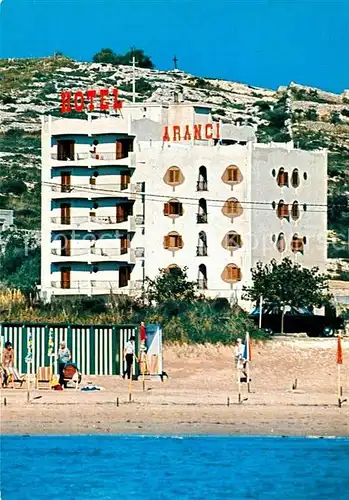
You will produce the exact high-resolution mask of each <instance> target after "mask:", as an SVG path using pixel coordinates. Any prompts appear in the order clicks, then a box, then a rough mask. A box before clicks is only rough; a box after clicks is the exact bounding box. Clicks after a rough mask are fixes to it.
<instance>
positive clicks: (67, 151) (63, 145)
mask: <svg viewBox="0 0 349 500" xmlns="http://www.w3.org/2000/svg"><path fill="white" fill-rule="evenodd" d="M74 151H75V141H69V140H59V141H57V160H60V161H67V160H71V161H73V160H74V159H75V155H74Z"/></svg>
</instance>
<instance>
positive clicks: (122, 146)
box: [116, 139, 133, 160]
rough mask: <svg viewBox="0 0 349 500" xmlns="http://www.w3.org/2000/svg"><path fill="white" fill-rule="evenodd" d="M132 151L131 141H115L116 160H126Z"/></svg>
mask: <svg viewBox="0 0 349 500" xmlns="http://www.w3.org/2000/svg"><path fill="white" fill-rule="evenodd" d="M131 151H133V139H120V140H118V141H116V159H117V160H120V159H122V158H127V157H128V154H129V153H130V152H131Z"/></svg>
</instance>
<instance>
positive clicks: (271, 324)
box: [249, 306, 344, 337]
mask: <svg viewBox="0 0 349 500" xmlns="http://www.w3.org/2000/svg"><path fill="white" fill-rule="evenodd" d="M259 313H260V308H259V307H255V309H253V311H252V312H251V313H250V314H249V317H250V318H251V319H252V320H253V321H254V322H255V323H256V324H257V325H259ZM281 316H282V312H281V310H280V308H279V307H278V306H264V307H263V309H262V328H263V329H264V330H266V331H267V332H268V333H270V334H271V335H272V334H274V333H280V332H281ZM342 328H344V320H343V319H342V318H338V317H336V316H329V315H325V316H320V315H318V314H314V313H313V312H312V311H310V310H309V309H307V308H305V307H298V308H296V307H291V306H287V309H286V312H285V317H284V333H306V334H307V335H308V336H309V337H322V336H324V337H331V336H333V335H334V333H335V331H336V330H340V329H342Z"/></svg>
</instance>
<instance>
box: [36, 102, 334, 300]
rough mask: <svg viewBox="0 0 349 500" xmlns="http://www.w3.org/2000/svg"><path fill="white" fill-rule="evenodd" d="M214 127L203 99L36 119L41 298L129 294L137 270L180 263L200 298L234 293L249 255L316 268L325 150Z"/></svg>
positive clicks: (251, 259)
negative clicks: (83, 116) (116, 112)
mask: <svg viewBox="0 0 349 500" xmlns="http://www.w3.org/2000/svg"><path fill="white" fill-rule="evenodd" d="M200 125H201V131H202V138H201V140H200V139H198V135H197V134H196V138H195V137H194V126H195V127H196V131H198V130H200ZM207 125H208V126H207ZM166 127H168V128H167V129H166ZM173 127H175V129H173ZM198 127H199V128H198ZM167 130H168V132H169V137H165V138H166V139H170V140H163V138H164V134H165V136H166V134H167ZM217 130H218V129H217V124H216V123H214V122H213V119H212V115H211V109H210V107H209V106H206V105H196V104H193V103H188V104H186V103H174V104H171V105H160V104H154V103H150V104H149V103H137V104H125V105H124V106H123V108H122V110H120V112H119V115H118V116H117V115H116V116H110V115H109V116H102V117H101V116H100V115H99V116H92V115H91V114H90V115H88V116H87V119H81V120H78V119H73V118H52V117H45V118H44V119H43V124H42V264H41V265H42V269H41V295H42V298H43V299H44V300H46V301H50V300H51V299H52V297H53V296H67V295H70V296H77V295H89V296H98V295H99V296H101V295H102V296H103V295H105V296H106V295H109V294H110V293H114V294H119V293H125V294H135V295H137V294H140V293H141V291H142V288H143V284H144V280H145V277H147V276H149V277H150V278H154V277H155V276H156V275H157V274H158V273H159V269H165V268H166V269H169V270H170V269H171V267H173V266H179V267H184V266H187V267H188V277H189V279H190V280H193V281H194V280H195V281H198V283H199V286H200V288H201V289H202V290H203V291H204V293H205V294H206V295H207V296H209V297H226V298H228V299H238V300H240V299H241V291H242V286H243V285H246V284H249V283H250V282H251V272H250V269H251V267H253V266H255V265H256V263H257V262H258V261H262V262H265V263H268V262H270V260H271V259H272V258H275V259H277V260H281V259H282V258H283V257H285V256H290V257H291V258H292V259H295V260H297V261H298V262H299V263H301V264H302V265H304V266H306V267H311V266H313V265H317V266H319V267H320V269H321V270H323V271H324V270H325V267H326V252H327V250H326V229H327V216H326V203H327V154H326V152H325V151H314V152H308V151H302V150H299V149H294V147H293V145H292V143H289V144H279V143H278V144H259V143H257V142H256V137H255V133H254V129H253V128H252V127H237V126H234V125H232V124H219V135H220V138H219V139H218V138H217V137H218V136H217ZM204 131H206V132H207V131H208V134H207V136H208V137H209V138H208V139H206V138H204V137H205V133H204ZM174 136H175V137H174ZM174 138H175V139H176V140H174Z"/></svg>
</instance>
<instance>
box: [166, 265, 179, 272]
mask: <svg viewBox="0 0 349 500" xmlns="http://www.w3.org/2000/svg"><path fill="white" fill-rule="evenodd" d="M180 269H181V268H180V267H179V266H177V264H170V265H169V266H167V267H166V269H165V271H166V272H167V273H173V272H176V271H179V270H180Z"/></svg>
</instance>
